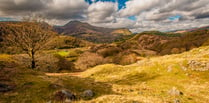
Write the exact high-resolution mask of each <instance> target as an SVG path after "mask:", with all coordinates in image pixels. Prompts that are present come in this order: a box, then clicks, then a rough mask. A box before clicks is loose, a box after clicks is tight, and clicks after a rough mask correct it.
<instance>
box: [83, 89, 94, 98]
mask: <svg viewBox="0 0 209 103" xmlns="http://www.w3.org/2000/svg"><path fill="white" fill-rule="evenodd" d="M93 96H94V92H93V91H92V90H85V91H84V92H83V97H84V98H92V97H93Z"/></svg>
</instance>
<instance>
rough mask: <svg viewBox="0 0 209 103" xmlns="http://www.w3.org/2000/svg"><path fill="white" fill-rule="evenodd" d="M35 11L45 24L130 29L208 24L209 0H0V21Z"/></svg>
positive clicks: (10, 19)
mask: <svg viewBox="0 0 209 103" xmlns="http://www.w3.org/2000/svg"><path fill="white" fill-rule="evenodd" d="M32 15H36V16H37V15H38V16H41V17H43V18H44V19H45V20H46V21H47V22H48V23H49V24H52V25H64V24H66V23H67V22H69V21H73V20H79V21H82V22H87V23H90V24H92V25H94V26H100V27H108V28H129V29H130V30H131V31H133V32H142V31H148V30H159V31H172V30H179V29H189V28H194V27H201V26H207V25H209V0H0V21H16V20H21V19H22V18H24V17H27V16H32Z"/></svg>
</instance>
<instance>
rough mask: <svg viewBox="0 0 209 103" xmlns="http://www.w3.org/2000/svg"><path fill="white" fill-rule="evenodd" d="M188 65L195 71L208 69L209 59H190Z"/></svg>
mask: <svg viewBox="0 0 209 103" xmlns="http://www.w3.org/2000/svg"><path fill="white" fill-rule="evenodd" d="M188 66H189V68H191V70H193V71H208V70H209V63H208V61H196V60H190V61H189V62H188Z"/></svg>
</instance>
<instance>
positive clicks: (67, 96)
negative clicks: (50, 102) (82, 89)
mask: <svg viewBox="0 0 209 103" xmlns="http://www.w3.org/2000/svg"><path fill="white" fill-rule="evenodd" d="M75 99H76V96H75V95H74V94H73V93H72V92H69V91H67V90H60V91H57V92H56V93H55V100H56V101H64V102H67V103H69V102H71V101H73V100H75Z"/></svg>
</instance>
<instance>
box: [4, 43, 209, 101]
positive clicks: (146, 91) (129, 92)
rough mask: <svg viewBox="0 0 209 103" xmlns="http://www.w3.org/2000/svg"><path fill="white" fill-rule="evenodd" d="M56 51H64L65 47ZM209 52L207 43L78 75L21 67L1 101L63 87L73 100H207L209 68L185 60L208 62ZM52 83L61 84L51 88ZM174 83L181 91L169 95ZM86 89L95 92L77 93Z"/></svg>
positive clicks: (41, 97)
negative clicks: (85, 95) (198, 68)
mask: <svg viewBox="0 0 209 103" xmlns="http://www.w3.org/2000/svg"><path fill="white" fill-rule="evenodd" d="M68 52H69V51H67V53H68ZM58 53H60V54H61V55H64V56H66V54H67V53H66V52H65V51H64V52H63V51H59V52H58ZM208 55H209V46H205V47H200V48H198V49H193V50H191V51H189V52H185V53H182V54H175V55H166V56H161V57H152V58H147V59H144V60H142V61H138V62H137V63H135V64H132V65H127V66H121V65H115V64H105V65H99V66H96V67H94V68H91V69H88V70H87V71H84V72H82V73H80V75H79V76H73V75H60V76H46V75H44V74H43V73H39V72H35V71H32V70H28V69H21V70H20V71H19V72H17V73H16V74H18V75H15V76H14V78H13V79H12V80H13V82H14V83H15V84H18V85H17V87H16V89H15V90H14V91H12V92H10V93H6V94H4V95H1V96H0V102H3V103H4V102H6V103H11V102H16V103H27V102H30V103H37V102H38V103H46V102H48V101H50V100H52V98H53V95H54V93H55V92H56V91H58V90H60V89H62V88H64V89H67V90H70V91H71V92H73V93H75V94H76V95H78V97H79V98H80V99H79V100H78V101H75V103H88V102H89V103H113V102H114V103H119V102H122V103H173V102H174V100H176V99H177V100H180V102H182V103H207V102H208V101H209V96H208V95H209V91H208V90H209V78H208V75H209V72H208V71H202V72H201V71H193V70H191V69H192V68H190V67H189V66H188V61H190V60H196V61H200V62H201V61H204V62H209V57H208ZM0 57H1V56H0ZM3 57H5V58H7V57H8V56H6V55H4V56H3ZM72 57H73V56H72ZM185 68H186V70H185ZM31 78H32V79H31ZM51 84H58V85H60V86H61V88H51V87H50V85H51ZM173 87H175V88H177V89H178V90H179V91H181V92H182V93H183V94H182V95H170V94H169V93H168V92H169V91H170V90H171V89H172V88H173ZM87 89H91V90H93V91H94V93H95V96H94V97H93V98H92V99H90V100H86V99H85V98H82V97H80V96H79V95H81V94H82V92H83V91H84V90H87Z"/></svg>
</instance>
